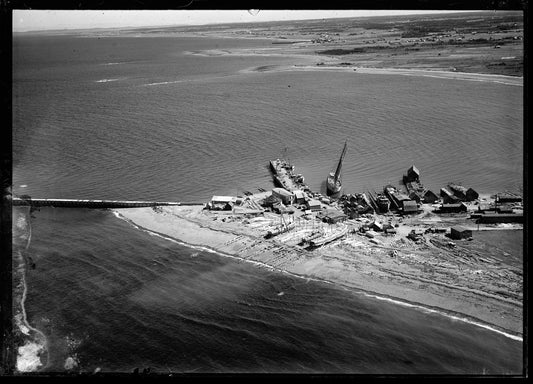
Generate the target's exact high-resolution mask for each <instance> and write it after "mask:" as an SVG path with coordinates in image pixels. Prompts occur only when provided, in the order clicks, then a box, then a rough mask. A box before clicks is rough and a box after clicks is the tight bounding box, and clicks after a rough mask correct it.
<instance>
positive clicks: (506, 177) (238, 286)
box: [13, 37, 523, 373]
mask: <svg viewBox="0 0 533 384" xmlns="http://www.w3.org/2000/svg"><path fill="white" fill-rule="evenodd" d="M13 45H14V52H13V53H14V66H13V95H14V100H13V111H14V114H13V123H14V125H13V136H14V139H13V151H14V153H13V158H14V164H13V173H14V175H13V179H14V192H15V193H19V194H23V193H24V194H29V195H31V196H33V197H55V198H97V199H98V198H102V199H105V198H110V199H161V200H204V199H207V198H209V197H210V196H211V195H213V194H226V193H227V194H237V193H242V191H243V190H252V189H255V188H257V187H264V188H269V187H270V186H271V179H270V175H269V172H268V169H267V168H266V164H267V162H268V160H270V159H271V158H275V157H280V156H282V155H283V150H284V148H285V147H288V151H287V155H288V156H289V157H290V158H291V160H292V161H293V162H294V163H295V164H296V166H297V167H298V170H299V171H301V172H302V173H303V174H304V175H305V176H306V181H308V182H309V184H310V186H311V187H312V188H313V189H319V188H320V187H321V185H322V184H323V179H324V178H325V176H326V175H327V172H328V171H329V169H330V168H331V167H333V166H334V164H335V162H336V161H337V157H338V155H339V154H340V150H341V147H342V142H343V140H345V139H347V140H348V145H349V149H348V154H347V157H346V162H345V166H344V169H343V171H344V188H345V190H346V191H347V192H357V191H362V190H364V189H367V188H376V189H377V188H379V187H381V186H382V185H383V184H385V183H386V182H389V181H390V182H394V183H395V182H396V181H397V180H398V179H399V178H400V177H401V174H402V173H403V172H404V171H405V170H406V169H407V168H408V167H409V166H410V165H411V164H412V163H415V164H416V165H417V167H418V168H419V169H421V172H422V181H423V182H424V183H425V184H426V185H427V186H429V187H431V188H433V189H438V188H440V187H441V186H443V184H444V183H446V182H448V181H452V180H453V181H463V182H464V183H465V185H466V186H468V187H470V186H471V187H473V188H474V189H476V190H478V191H479V192H494V191H499V190H502V189H516V188H518V187H519V186H520V184H521V179H522V157H521V156H522V139H523V138H522V88H521V87H516V86H506V85H502V84H496V83H481V82H466V81H458V80H443V79H433V78H417V77H403V76H377V75H360V76H359V75H357V76H355V74H347V73H317V72H313V73H310V72H293V73H265V72H263V73H241V72H239V71H240V70H241V69H246V68H251V67H256V66H263V65H282V64H287V63H289V62H290V63H298V64H304V63H305V60H304V59H301V58H299V59H288V58H282V57H274V56H272V57H266V58H265V57H254V56H220V57H203V56H193V55H190V54H186V53H184V52H186V51H198V50H204V49H222V48H224V49H228V48H245V47H252V46H254V47H255V46H259V47H261V46H263V47H270V46H271V45H270V43H268V42H264V41H238V40H230V39H223V40H222V39H221V40H214V39H179V38H102V39H96V38H75V37H15V38H14V44H13ZM110 79H116V80H114V81H102V80H110ZM99 81H101V82H99ZM178 81H179V82H178ZM154 83H166V84H159V85H150V84H154ZM288 85H290V87H288ZM34 216H35V218H34V219H33V220H32V244H31V247H30V249H29V252H30V255H31V257H32V259H33V260H34V261H35V262H36V265H37V268H36V269H35V270H30V271H29V272H28V273H29V275H28V283H29V296H28V299H27V309H28V313H29V320H30V322H31V323H32V324H33V325H35V326H37V327H38V328H39V329H42V330H43V332H45V333H46V334H47V336H48V338H49V348H50V361H49V365H48V367H47V369H49V370H62V369H63V366H64V363H65V360H66V358H67V357H74V358H76V359H77V360H78V361H79V367H80V369H82V370H88V371H92V370H94V369H95V368H97V367H100V368H101V369H102V370H104V371H105V370H110V371H128V372H129V371H131V370H132V369H133V368H135V367H141V368H142V367H146V366H150V367H152V368H153V369H156V370H158V371H161V372H166V371H167V370H172V371H182V372H183V371H187V372H189V371H194V372H243V371H246V372H353V373H411V372H413V373H420V372H423V373H483V372H485V373H518V372H519V371H520V370H521V367H522V364H521V361H522V360H521V359H522V343H521V342H517V341H514V340H511V339H509V338H506V337H504V336H502V335H499V334H497V333H494V332H490V331H488V330H484V329H481V328H478V327H475V326H473V325H469V324H465V323H462V322H457V321H453V320H451V319H448V318H445V317H442V316H440V315H436V314H428V313H423V312H420V311H416V310H413V309H409V308H404V307H400V306H397V305H393V304H390V303H386V302H383V301H377V300H373V299H370V298H365V297H362V296H358V295H356V294H354V293H350V292H347V291H344V290H341V289H337V288H335V287H333V286H331V285H326V284H323V283H318V282H312V281H309V282H308V281H306V280H301V279H297V278H294V277H291V276H288V275H285V274H279V273H274V272H270V271H268V270H265V269H261V268H257V267H255V266H252V265H248V264H245V263H238V262H236V261H235V260H232V259H226V258H222V257H219V256H217V255H215V254H212V253H206V252H203V251H199V250H196V249H191V248H187V247H184V246H182V245H179V244H175V243H172V242H169V241H166V240H163V239H161V238H158V237H154V236H150V235H149V234H147V233H144V232H141V231H138V230H136V229H135V228H133V227H131V226H129V225H128V224H127V223H125V222H122V221H120V220H118V219H116V218H115V217H114V216H113V215H111V214H110V213H109V212H106V211H98V210H81V209H80V210H77V209H52V208H47V209H44V208H43V209H41V211H39V212H35V213H34Z"/></svg>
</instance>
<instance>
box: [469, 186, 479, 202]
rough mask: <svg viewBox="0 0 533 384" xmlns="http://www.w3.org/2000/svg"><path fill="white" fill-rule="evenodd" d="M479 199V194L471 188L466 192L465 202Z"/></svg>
mask: <svg viewBox="0 0 533 384" xmlns="http://www.w3.org/2000/svg"><path fill="white" fill-rule="evenodd" d="M478 198H479V193H477V192H476V191H474V190H473V189H472V188H468V189H467V190H466V201H474V200H477V199H478Z"/></svg>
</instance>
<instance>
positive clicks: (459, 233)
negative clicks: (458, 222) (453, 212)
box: [450, 226, 472, 240]
mask: <svg viewBox="0 0 533 384" xmlns="http://www.w3.org/2000/svg"><path fill="white" fill-rule="evenodd" d="M450 237H451V238H452V239H454V240H461V239H468V238H469V237H472V231H471V230H470V229H466V228H465V227H461V226H456V227H452V228H451V229H450Z"/></svg>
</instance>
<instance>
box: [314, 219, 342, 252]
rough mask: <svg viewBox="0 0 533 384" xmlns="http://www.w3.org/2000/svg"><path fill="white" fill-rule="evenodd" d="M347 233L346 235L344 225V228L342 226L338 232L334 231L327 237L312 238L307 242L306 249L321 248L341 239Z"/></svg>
mask: <svg viewBox="0 0 533 384" xmlns="http://www.w3.org/2000/svg"><path fill="white" fill-rule="evenodd" d="M347 233H348V227H347V226H346V225H344V226H342V227H341V228H340V230H338V231H335V232H333V233H331V234H328V235H325V236H322V237H318V238H313V239H312V240H310V241H309V246H308V247H307V248H308V249H313V248H316V247H320V246H322V245H324V244H327V243H331V242H332V241H334V240H337V239H340V238H341V237H343V236H344V235H346V234H347Z"/></svg>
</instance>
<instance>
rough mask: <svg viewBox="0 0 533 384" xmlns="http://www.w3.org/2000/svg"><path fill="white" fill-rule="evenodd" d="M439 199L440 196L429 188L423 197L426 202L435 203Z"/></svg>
mask: <svg viewBox="0 0 533 384" xmlns="http://www.w3.org/2000/svg"><path fill="white" fill-rule="evenodd" d="M438 200H439V197H438V196H437V195H435V193H433V191H431V190H429V189H428V190H427V191H426V192H424V196H423V198H422V201H423V202H424V203H426V204H435V203H436V202H437V201H438Z"/></svg>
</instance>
